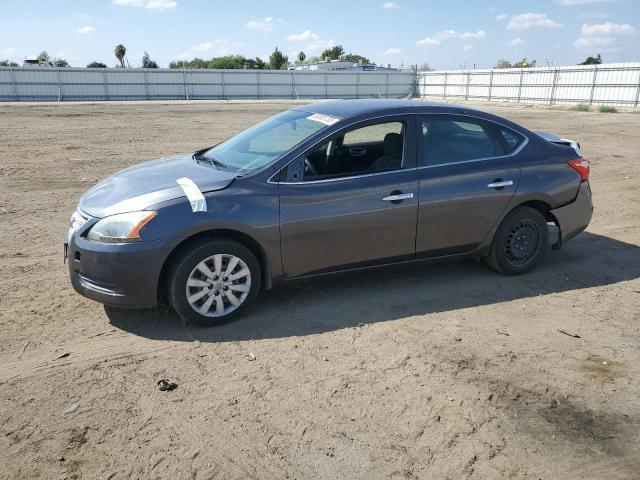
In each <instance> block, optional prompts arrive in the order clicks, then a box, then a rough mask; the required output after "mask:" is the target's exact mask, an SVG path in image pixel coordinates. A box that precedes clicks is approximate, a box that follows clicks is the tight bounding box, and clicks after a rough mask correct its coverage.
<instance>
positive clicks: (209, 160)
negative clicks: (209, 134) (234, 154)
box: [193, 150, 229, 169]
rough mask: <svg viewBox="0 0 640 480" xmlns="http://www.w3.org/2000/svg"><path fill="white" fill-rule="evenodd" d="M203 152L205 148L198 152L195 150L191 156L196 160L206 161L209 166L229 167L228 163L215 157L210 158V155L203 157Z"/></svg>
mask: <svg viewBox="0 0 640 480" xmlns="http://www.w3.org/2000/svg"><path fill="white" fill-rule="evenodd" d="M205 153H206V150H200V151H199V152H196V153H194V154H193V158H195V159H196V161H198V162H204V163H208V164H209V165H211V166H214V167H218V169H221V168H228V167H229V165H227V164H226V163H223V162H221V161H220V160H216V159H215V158H212V157H205V156H204V154H205Z"/></svg>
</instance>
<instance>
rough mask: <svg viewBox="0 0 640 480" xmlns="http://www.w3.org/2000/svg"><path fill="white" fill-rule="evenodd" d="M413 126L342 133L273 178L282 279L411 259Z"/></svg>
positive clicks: (395, 121)
mask: <svg viewBox="0 0 640 480" xmlns="http://www.w3.org/2000/svg"><path fill="white" fill-rule="evenodd" d="M412 122H413V120H410V119H407V118H402V117H398V118H392V119H386V120H385V121H378V122H377V123H372V122H368V123H366V124H365V123H363V124H359V125H358V126H356V127H351V128H347V129H345V130H343V131H341V132H340V133H338V134H336V135H335V136H333V137H332V138H330V139H327V140H325V141H323V142H321V144H320V145H317V146H315V147H314V148H312V149H310V150H309V151H308V152H306V154H304V155H302V156H301V157H300V158H298V159H296V160H294V161H293V162H291V163H290V164H289V165H288V167H286V169H285V170H284V171H283V172H281V175H280V176H279V177H278V178H279V192H280V235H281V248H282V263H283V269H284V272H285V275H286V276H287V277H297V276H302V275H308V274H315V273H323V272H327V271H334V270H341V269H348V268H357V267H363V266H368V265H375V264H382V263H387V262H391V261H397V260H406V259H413V258H414V257H415V240H416V216H417V211H418V178H417V171H416V167H415V148H414V147H415V142H414V139H415V128H413V127H414V124H413V123H412Z"/></svg>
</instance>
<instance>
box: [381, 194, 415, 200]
mask: <svg viewBox="0 0 640 480" xmlns="http://www.w3.org/2000/svg"><path fill="white" fill-rule="evenodd" d="M410 198H413V193H392V194H391V195H388V196H386V197H384V198H383V199H382V200H384V201H385V202H401V201H402V200H408V199H410Z"/></svg>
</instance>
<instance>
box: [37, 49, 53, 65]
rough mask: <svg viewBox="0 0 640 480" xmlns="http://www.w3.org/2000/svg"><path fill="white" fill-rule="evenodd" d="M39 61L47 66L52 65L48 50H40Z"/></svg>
mask: <svg viewBox="0 0 640 480" xmlns="http://www.w3.org/2000/svg"><path fill="white" fill-rule="evenodd" d="M38 62H40V63H41V64H44V65H46V66H49V65H51V57H50V56H49V54H48V53H47V51H46V50H43V51H41V52H40V55H38Z"/></svg>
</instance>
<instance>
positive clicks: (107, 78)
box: [0, 67, 416, 101]
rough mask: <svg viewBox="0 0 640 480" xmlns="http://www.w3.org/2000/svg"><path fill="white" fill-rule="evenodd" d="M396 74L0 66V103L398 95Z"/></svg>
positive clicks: (409, 81)
mask: <svg viewBox="0 0 640 480" xmlns="http://www.w3.org/2000/svg"><path fill="white" fill-rule="evenodd" d="M415 86H416V76H415V73H413V72H411V71H401V72H362V71H360V72H355V71H350V72H337V71H321V72H318V71H295V70H173V69H141V68H136V69H131V68H126V69H118V68H108V69H94V68H11V67H9V68H6V67H0V101H65V100H179V99H182V100H192V99H193V100H204V99H284V98H293V99H297V98H301V99H303V98H309V99H317V98H367V97H369V98H370V97H376V98H400V97H406V96H413V95H414V94H415Z"/></svg>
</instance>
